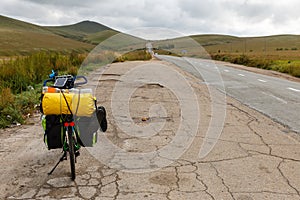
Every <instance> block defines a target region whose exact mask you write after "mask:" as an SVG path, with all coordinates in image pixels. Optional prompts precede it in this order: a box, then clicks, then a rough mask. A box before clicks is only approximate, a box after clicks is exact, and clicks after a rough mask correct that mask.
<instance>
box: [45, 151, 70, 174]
mask: <svg viewBox="0 0 300 200" xmlns="http://www.w3.org/2000/svg"><path fill="white" fill-rule="evenodd" d="M66 155H67V153H66V152H64V154H63V155H62V157H61V158H60V159H59V161H58V162H57V163H56V165H55V166H54V167H53V169H52V170H51V171H50V172H49V173H48V175H51V174H52V173H53V171H54V170H55V169H56V167H57V166H58V165H59V163H60V162H62V161H64V160H65V158H66Z"/></svg>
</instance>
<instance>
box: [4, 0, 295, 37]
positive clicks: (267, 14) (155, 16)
mask: <svg viewBox="0 0 300 200" xmlns="http://www.w3.org/2000/svg"><path fill="white" fill-rule="evenodd" d="M0 13H1V14H2V15H5V16H8V17H12V18H16V19H20V20H24V21H27V22H31V23H34V24H39V25H66V24H73V23H77V22H80V21H83V20H91V21H96V22H99V23H102V24H105V25H107V26H109V27H112V28H114V29H117V30H119V31H128V30H132V29H136V28H140V27H162V28H168V29H172V30H175V31H178V32H181V33H183V34H187V35H190V34H204V33H215V34H229V35H236V36H262V35H274V34H300V1H299V0H198V1H197V0H98V1H97V0H1V6H0Z"/></svg>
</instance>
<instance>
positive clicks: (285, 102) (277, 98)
mask: <svg viewBox="0 0 300 200" xmlns="http://www.w3.org/2000/svg"><path fill="white" fill-rule="evenodd" d="M263 94H265V95H268V96H270V97H273V98H274V99H276V100H278V101H280V102H282V103H284V104H287V103H288V102H287V101H285V100H283V99H281V98H279V97H276V96H274V95H273V94H268V93H265V92H263Z"/></svg>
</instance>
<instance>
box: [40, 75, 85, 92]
mask: <svg viewBox="0 0 300 200" xmlns="http://www.w3.org/2000/svg"><path fill="white" fill-rule="evenodd" d="M79 79H82V80H83V81H82V82H77V83H75V81H76V80H79ZM59 80H61V82H62V83H63V85H62V83H60V81H59ZM49 82H52V83H54V87H57V88H61V89H70V88H73V87H77V86H80V85H84V84H87V82H88V80H87V78H86V77H85V76H74V77H73V76H71V75H64V76H50V79H47V80H45V81H44V83H43V86H47V83H49Z"/></svg>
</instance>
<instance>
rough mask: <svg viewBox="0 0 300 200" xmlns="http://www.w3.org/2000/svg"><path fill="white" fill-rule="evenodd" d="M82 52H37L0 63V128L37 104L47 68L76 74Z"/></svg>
mask: <svg viewBox="0 0 300 200" xmlns="http://www.w3.org/2000/svg"><path fill="white" fill-rule="evenodd" d="M84 58H85V55H83V54H78V53H75V52H73V53H71V54H66V55H64V54H59V53H46V52H40V53H36V54H33V55H30V56H26V57H12V58H10V59H6V60H2V61H1V63H0V128H4V127H7V126H9V125H11V124H17V123H20V124H22V123H24V121H25V119H26V117H28V115H30V114H32V113H33V112H34V110H35V108H36V107H37V105H38V104H39V97H40V92H41V86H42V82H43V80H44V79H47V76H48V74H50V73H51V70H52V69H53V70H58V71H59V72H60V73H63V74H64V73H68V74H76V73H77V69H78V68H79V66H80V65H81V63H82V62H83V60H84Z"/></svg>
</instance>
